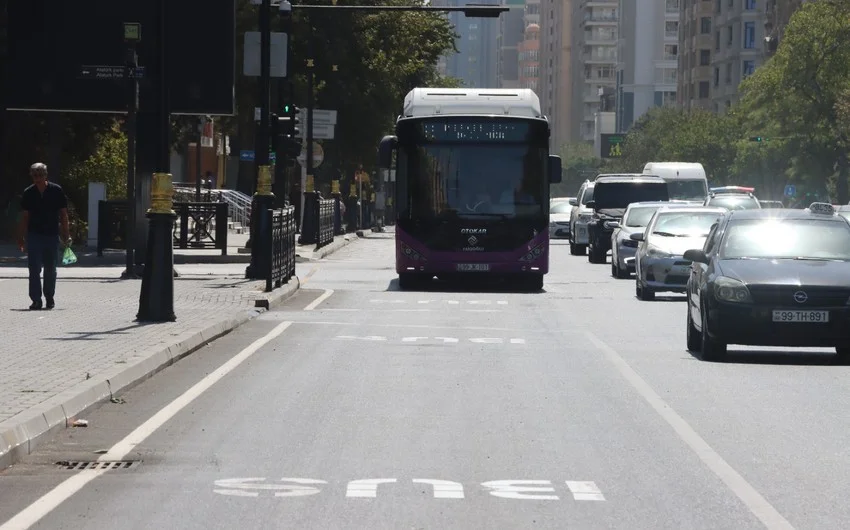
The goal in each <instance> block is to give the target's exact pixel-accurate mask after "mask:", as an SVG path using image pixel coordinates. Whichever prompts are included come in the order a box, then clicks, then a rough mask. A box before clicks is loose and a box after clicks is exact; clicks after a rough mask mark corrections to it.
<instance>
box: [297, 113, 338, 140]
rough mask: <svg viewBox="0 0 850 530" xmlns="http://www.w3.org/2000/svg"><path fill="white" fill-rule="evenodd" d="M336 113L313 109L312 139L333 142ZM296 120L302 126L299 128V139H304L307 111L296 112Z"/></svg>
mask: <svg viewBox="0 0 850 530" xmlns="http://www.w3.org/2000/svg"><path fill="white" fill-rule="evenodd" d="M336 118H337V111H335V110H326V109H313V139H314V140H333V139H334V132H335V128H336ZM298 119H299V120H300V121H301V123H303V124H304V125H302V126H301V137H302V138H306V136H305V135H306V131H307V111H306V110H305V109H301V110H299V111H298Z"/></svg>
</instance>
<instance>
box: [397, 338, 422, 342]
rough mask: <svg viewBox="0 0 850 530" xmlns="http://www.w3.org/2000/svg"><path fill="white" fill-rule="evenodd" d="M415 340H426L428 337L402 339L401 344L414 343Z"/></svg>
mask: <svg viewBox="0 0 850 530" xmlns="http://www.w3.org/2000/svg"><path fill="white" fill-rule="evenodd" d="M417 340H428V337H404V338H402V339H401V342H416V341H417Z"/></svg>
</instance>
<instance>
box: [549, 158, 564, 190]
mask: <svg viewBox="0 0 850 530" xmlns="http://www.w3.org/2000/svg"><path fill="white" fill-rule="evenodd" d="M562 169H563V163H562V162H561V157H560V156H558V155H549V184H559V183H560V182H561V179H562V178H563V177H562V175H561V171H562Z"/></svg>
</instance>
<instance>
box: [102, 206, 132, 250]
mask: <svg viewBox="0 0 850 530" xmlns="http://www.w3.org/2000/svg"><path fill="white" fill-rule="evenodd" d="M127 213H128V212H127V201H126V200H117V201H98V203H97V255H98V256H103V251H104V250H106V249H110V250H126V249H127V239H126V235H127Z"/></svg>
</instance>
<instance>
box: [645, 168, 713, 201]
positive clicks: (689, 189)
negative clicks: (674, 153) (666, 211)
mask: <svg viewBox="0 0 850 530" xmlns="http://www.w3.org/2000/svg"><path fill="white" fill-rule="evenodd" d="M643 174H644V175H656V176H658V177H661V178H663V179H664V180H665V181H666V182H667V189H668V191H669V194H670V200H671V201H674V200H675V201H688V202H699V203H700V204H702V203H703V202H704V201H705V199H706V197H708V179H707V178H706V176H705V168H704V167H702V164H700V163H699V162H648V163H647V164H646V165H645V166H644V167H643Z"/></svg>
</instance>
